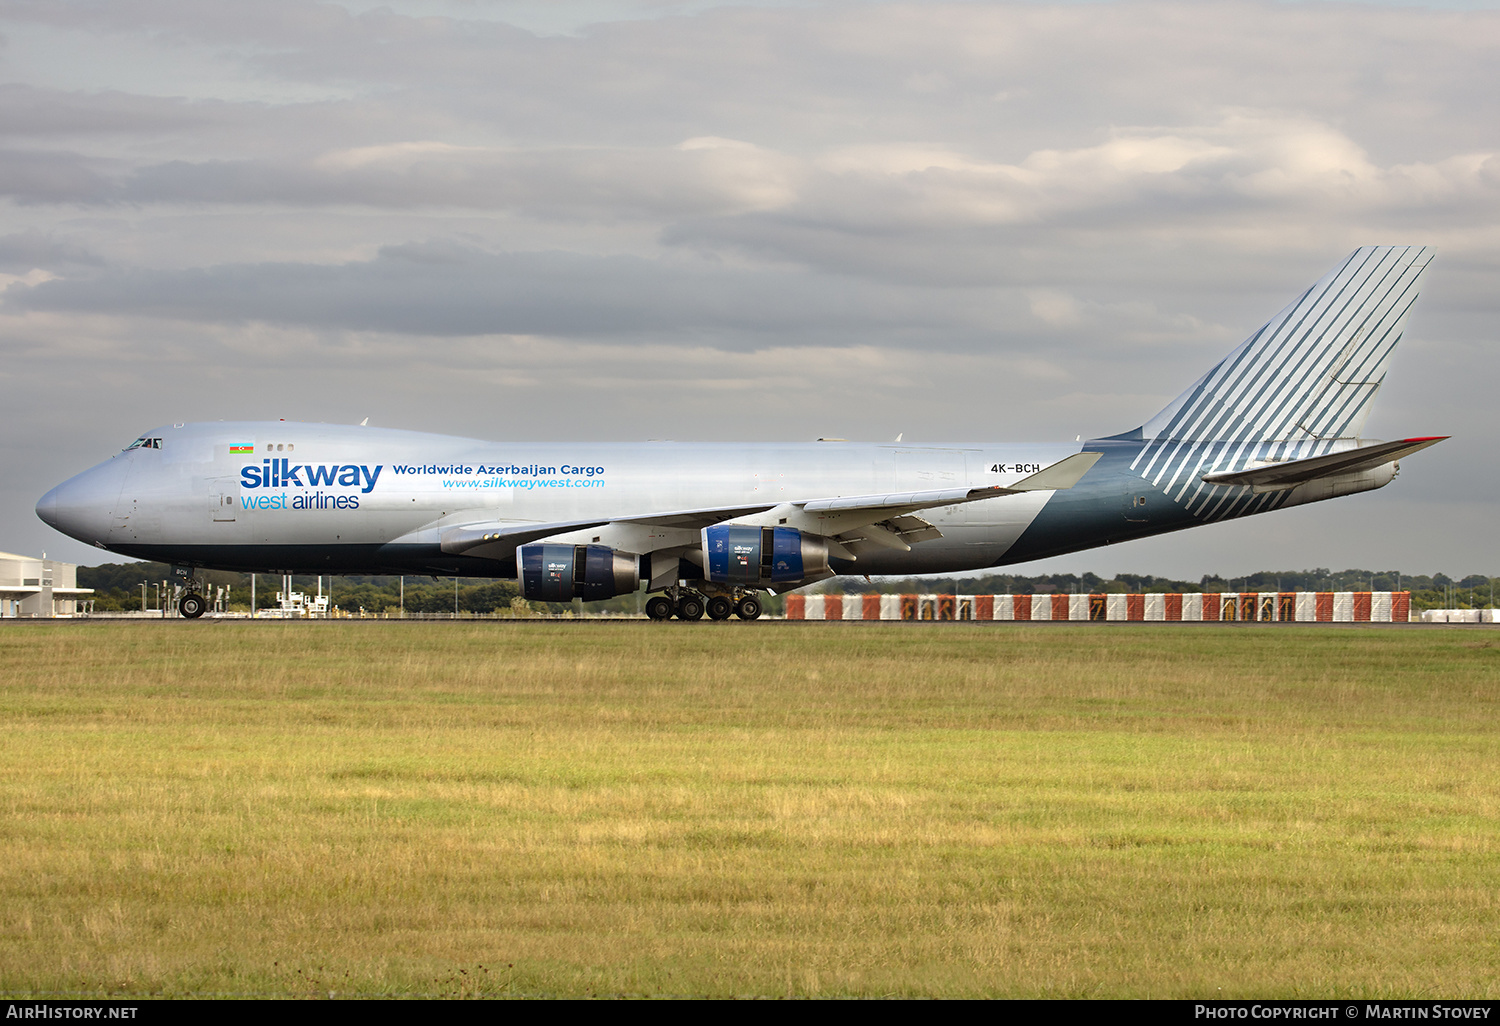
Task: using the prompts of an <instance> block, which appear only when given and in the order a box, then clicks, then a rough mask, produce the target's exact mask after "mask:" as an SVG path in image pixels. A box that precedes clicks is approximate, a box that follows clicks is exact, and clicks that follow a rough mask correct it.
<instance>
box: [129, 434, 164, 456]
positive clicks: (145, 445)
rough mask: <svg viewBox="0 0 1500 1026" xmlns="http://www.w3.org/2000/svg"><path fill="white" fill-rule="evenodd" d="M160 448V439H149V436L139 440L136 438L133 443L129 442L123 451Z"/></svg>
mask: <svg viewBox="0 0 1500 1026" xmlns="http://www.w3.org/2000/svg"><path fill="white" fill-rule="evenodd" d="M160 448H161V439H160V438H151V437H149V436H146V435H143V436H141V437H140V438H137V439H136V440H135V441H133V442H131V443H130V444H129V445H127V446H126V447H125V451H126V452H129V451H130V450H131V449H160Z"/></svg>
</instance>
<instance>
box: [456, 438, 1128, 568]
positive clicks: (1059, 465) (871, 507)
mask: <svg viewBox="0 0 1500 1026" xmlns="http://www.w3.org/2000/svg"><path fill="white" fill-rule="evenodd" d="M1101 455H1102V453H1097V452H1079V453H1074V454H1073V455H1071V456H1067V457H1065V458H1063V459H1061V460H1058V461H1057V462H1056V463H1054V464H1052V465H1051V466H1049V467H1046V468H1044V469H1042V470H1040V471H1038V472H1037V473H1035V474H1032V475H1031V476H1030V477H1025V478H1022V479H1021V480H1020V481H1017V482H1015V483H1014V484H1010V485H1006V486H1004V487H1001V486H998V485H996V486H988V487H980V488H968V487H963V488H937V489H931V490H927V491H914V492H889V493H880V494H874V495H844V496H835V497H831V498H819V499H807V500H800V501H796V502H791V503H778V502H768V503H762V504H759V505H754V506H714V507H706V508H703V509H685V510H671V511H667V512H661V513H642V514H637V515H632V516H621V517H611V518H609V519H602V518H601V519H597V520H569V521H562V522H558V523H549V524H538V523H526V522H517V521H493V522H490V523H477V524H476V523H471V524H464V525H461V526H456V527H452V528H449V529H448V530H446V531H443V532H442V535H441V545H442V549H443V551H444V552H451V553H455V554H456V553H467V552H472V551H473V550H476V549H488V553H477V552H476V553H474V554H476V555H481V554H489V553H494V554H496V555H498V554H500V553H501V552H502V551H503V552H504V554H505V555H507V556H508V555H509V553H510V551H511V550H514V549H515V547H517V546H520V545H525V544H527V543H528V542H534V541H540V540H541V539H544V538H550V537H552V536H554V535H559V534H569V533H571V532H574V531H584V530H588V529H589V528H592V527H604V526H606V525H608V524H635V525H639V526H642V527H670V528H678V529H681V530H689V531H697V530H701V529H702V528H705V527H712V526H713V525H714V524H721V523H723V522H724V521H726V520H738V519H740V518H742V517H752V516H755V515H757V514H761V513H768V512H770V511H771V510H774V509H777V508H778V507H784V508H787V509H788V512H794V513H795V514H796V515H797V519H798V520H799V522H800V523H801V524H803V525H804V526H805V527H806V528H807V529H810V530H811V529H816V530H818V531H819V532H820V533H825V534H828V535H830V536H833V535H841V534H843V533H845V532H848V531H851V530H855V529H857V528H866V527H869V526H871V525H877V524H881V523H887V524H890V525H891V526H892V527H893V528H894V531H890V530H883V531H880V532H877V533H875V538H876V540H875V541H874V544H876V545H881V544H882V543H884V545H885V547H896V548H906V549H909V548H910V545H909V544H907V543H908V542H912V541H925V540H926V539H928V538H936V537H941V535H940V534H939V533H938V532H937V529H936V528H934V527H933V526H932V525H931V524H928V523H927V522H926V521H924V520H922V519H921V518H919V517H913V516H911V515H910V514H912V513H915V512H917V511H919V510H923V509H931V508H933V507H937V506H952V505H955V504H957V503H963V502H977V501H979V500H980V499H992V498H997V497H999V496H1002V495H1015V494H1019V493H1021V492H1033V491H1043V490H1050V489H1065V488H1072V487H1073V485H1075V484H1077V483H1078V480H1079V479H1080V478H1082V477H1083V475H1084V474H1086V473H1088V471H1089V469H1090V468H1091V467H1093V465H1094V464H1095V463H1097V462H1098V461H1099V458H1100V456H1101ZM887 534H894V535H897V536H899V537H898V539H897V540H896V541H895V543H894V545H892V544H891V542H890V541H887V540H886V538H885V536H886V535H887ZM903 538H904V539H905V540H904V541H902V540H900V539H903ZM855 540H856V541H864V540H867V539H865V538H859V539H855Z"/></svg>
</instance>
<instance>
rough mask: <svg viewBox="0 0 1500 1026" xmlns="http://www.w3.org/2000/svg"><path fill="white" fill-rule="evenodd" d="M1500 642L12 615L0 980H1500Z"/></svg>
mask: <svg viewBox="0 0 1500 1026" xmlns="http://www.w3.org/2000/svg"><path fill="white" fill-rule="evenodd" d="M1491 636H1492V635H1491V634H1490V633H1489V632H1488V631H1486V630H1483V629H1467V628H1457V629H1453V630H1357V629H1349V630H1340V629H1297V628H1288V627H1279V628H1278V627H1263V628H1253V627H1240V628H1213V627H1181V628H1172V627H1143V626H1140V625H1098V624H1096V625H1080V626H1078V627H1070V626H1064V625H1056V626H1046V627H1024V626H1016V627H1013V626H991V625H985V626H969V625H958V624H952V625H948V624H942V625H938V624H928V625H905V626H902V625H877V624H869V625H863V624H771V623H761V624H725V625H711V624H698V625H651V624H644V623H626V624H589V623H584V624H580V623H543V624H535V623H531V624H528V623H497V624H465V623H431V624H403V623H390V622H386V623H345V624H338V623H335V624H294V623H289V624H222V625H213V624H207V623H199V624H183V623H162V624H142V623H132V624H105V623H92V624H89V623H83V624H73V625H63V624H6V625H5V626H4V629H0V731H3V733H0V738H3V746H0V781H3V785H0V802H3V807H0V812H3V815H0V991H3V992H5V993H8V994H12V995H14V994H36V993H56V992H70V993H167V994H221V993H234V994H276V995H297V994H307V995H326V994H327V993H328V992H329V991H335V992H339V993H346V994H353V993H359V994H376V993H379V994H452V995H504V994H518V995H519V994H712V995H734V994H766V995H780V994H825V995H826V994H930V995H1152V996H1215V997H1216V996H1224V997H1229V996H1244V995H1257V996H1270V995H1319V996H1324V995H1327V996H1342V995H1362V996H1377V995H1384V996H1402V995H1443V996H1473V997H1495V996H1496V995H1497V993H1500V968H1497V967H1500V951H1497V938H1500V897H1497V888H1496V886H1495V880H1496V879H1500V826H1497V813H1500V768H1497V765H1500V758H1497V757H1500V743H1497V742H1500V723H1497V717H1496V712H1497V704H1500V647H1497V646H1494V645H1492V644H1491V643H1490V642H1489V640H1488V639H1489V638H1491Z"/></svg>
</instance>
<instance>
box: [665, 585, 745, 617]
mask: <svg viewBox="0 0 1500 1026" xmlns="http://www.w3.org/2000/svg"><path fill="white" fill-rule="evenodd" d="M760 612H761V604H760V599H758V598H756V597H755V595H754V594H752V593H749V592H743V591H740V590H739V589H735V591H734V592H731V593H729V594H722V593H720V594H715V595H710V596H708V597H706V598H705V597H704V596H703V595H700V594H699V593H698V592H696V591H692V590H690V589H688V588H680V587H672V588H668V589H667V591H666V594H663V595H653V596H652V597H651V598H650V599H648V600H647V601H646V615H647V616H648V617H650V618H651V619H653V620H670V619H672V617H673V616H676V617H677V619H679V620H701V619H703V614H704V613H707V614H708V618H709V619H710V620H727V619H729V618H730V617H731V616H738V617H739V618H740V619H741V620H754V619H757V618H758V617H759V616H760Z"/></svg>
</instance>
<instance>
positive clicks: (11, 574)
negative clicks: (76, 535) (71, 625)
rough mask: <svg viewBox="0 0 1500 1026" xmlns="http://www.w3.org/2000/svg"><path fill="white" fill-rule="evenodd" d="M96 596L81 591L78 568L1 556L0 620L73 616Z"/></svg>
mask: <svg viewBox="0 0 1500 1026" xmlns="http://www.w3.org/2000/svg"><path fill="white" fill-rule="evenodd" d="M93 593H94V589H93V588H80V587H78V564H77V563H64V562H62V561H61V560H56V559H48V558H47V556H46V554H45V553H44V554H43V555H42V558H40V559H36V558H34V557H32V556H18V555H16V554H15V553H13V552H0V618H5V619H9V618H13V617H20V616H73V615H74V614H76V613H77V612H78V606H79V600H80V599H83V598H85V597H86V596H89V595H92V594H93Z"/></svg>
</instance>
